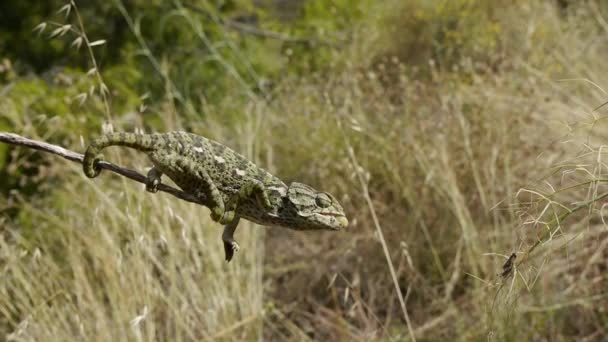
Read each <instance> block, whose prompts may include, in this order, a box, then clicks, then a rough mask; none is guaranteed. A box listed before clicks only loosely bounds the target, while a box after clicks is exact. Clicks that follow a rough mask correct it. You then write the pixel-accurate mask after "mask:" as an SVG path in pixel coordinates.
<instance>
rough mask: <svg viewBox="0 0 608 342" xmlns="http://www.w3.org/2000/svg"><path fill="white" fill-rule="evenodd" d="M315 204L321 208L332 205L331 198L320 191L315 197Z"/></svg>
mask: <svg viewBox="0 0 608 342" xmlns="http://www.w3.org/2000/svg"><path fill="white" fill-rule="evenodd" d="M315 204H316V205H317V206H319V207H321V208H327V207H329V206H330V205H331V198H329V196H327V195H326V194H324V193H319V194H317V197H315Z"/></svg>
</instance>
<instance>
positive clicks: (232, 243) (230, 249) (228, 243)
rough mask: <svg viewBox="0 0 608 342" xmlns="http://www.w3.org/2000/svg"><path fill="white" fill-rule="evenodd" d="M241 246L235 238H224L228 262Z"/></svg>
mask: <svg viewBox="0 0 608 342" xmlns="http://www.w3.org/2000/svg"><path fill="white" fill-rule="evenodd" d="M239 249H241V247H240V246H239V244H238V243H237V242H236V240H234V239H227V240H224V253H225V254H226V262H230V260H232V257H233V256H234V253H236V252H238V251H239Z"/></svg>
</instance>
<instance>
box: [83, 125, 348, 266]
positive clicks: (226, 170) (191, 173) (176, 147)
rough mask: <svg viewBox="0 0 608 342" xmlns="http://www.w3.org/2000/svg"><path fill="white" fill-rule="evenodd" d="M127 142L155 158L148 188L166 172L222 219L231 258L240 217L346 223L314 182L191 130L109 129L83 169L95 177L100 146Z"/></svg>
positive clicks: (333, 225)
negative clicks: (286, 176)
mask: <svg viewBox="0 0 608 342" xmlns="http://www.w3.org/2000/svg"><path fill="white" fill-rule="evenodd" d="M109 146H126V147H130V148H133V149H136V150H139V151H141V152H144V153H145V154H146V155H147V156H148V158H149V159H150V160H151V162H152V165H153V166H152V168H151V169H150V170H149V171H148V173H147V176H146V181H145V186H146V190H147V191H149V192H152V193H155V192H157V191H158V185H159V184H160V183H161V177H162V175H166V176H167V177H169V178H170V179H171V180H172V181H173V182H174V183H175V184H176V185H177V186H178V187H180V188H181V189H182V190H183V191H184V192H186V193H188V194H190V195H193V196H195V197H196V198H197V199H198V200H199V203H201V204H203V205H204V206H206V207H208V208H209V209H210V210H211V214H210V216H211V219H212V220H213V221H215V222H217V223H219V224H222V225H224V230H223V233H222V241H223V245H224V252H225V259H226V261H227V262H230V260H232V258H233V256H234V254H235V252H238V250H239V248H240V247H239V244H238V242H237V241H236V240H235V238H234V233H235V231H236V228H237V226H238V224H239V221H240V219H241V218H243V219H246V220H249V221H252V222H255V223H257V224H260V225H266V226H269V225H275V226H280V227H285V228H289V229H295V230H334V231H339V230H341V229H345V228H347V227H348V219H347V217H346V214H345V213H344V209H343V208H342V206H341V205H340V203H339V202H338V201H337V200H336V198H335V197H334V196H332V195H331V194H329V193H327V192H322V191H318V190H316V189H314V188H313V187H311V186H309V185H306V184H303V183H297V182H292V183H290V184H289V185H286V184H285V183H284V182H283V181H282V180H281V179H279V178H278V177H276V176H274V175H273V174H271V173H270V172H268V171H266V170H265V169H263V168H261V167H258V166H257V165H256V164H254V163H253V162H252V161H250V160H248V159H247V158H245V157H244V156H242V155H241V154H239V153H237V152H235V151H234V150H232V149H230V148H229V147H227V146H225V145H223V144H221V143H219V142H216V141H213V140H211V139H207V138H205V137H202V136H199V135H196V134H193V133H188V132H181V131H175V132H167V133H152V134H143V133H142V134H140V133H129V132H116V133H108V134H105V135H102V136H99V137H97V138H95V139H93V140H92V141H91V142H90V144H89V146H88V147H87V149H86V152H85V154H84V158H83V163H82V165H83V171H84V174H85V175H86V176H87V177H89V178H94V177H97V176H98V175H99V174H100V172H101V168H100V167H99V165H98V163H99V161H101V160H102V159H103V155H102V154H101V150H103V149H104V148H106V147H109Z"/></svg>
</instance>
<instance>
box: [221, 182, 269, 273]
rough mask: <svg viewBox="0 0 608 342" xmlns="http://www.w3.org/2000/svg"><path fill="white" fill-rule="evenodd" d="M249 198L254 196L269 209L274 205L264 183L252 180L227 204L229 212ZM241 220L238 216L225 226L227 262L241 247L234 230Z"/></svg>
mask: <svg viewBox="0 0 608 342" xmlns="http://www.w3.org/2000/svg"><path fill="white" fill-rule="evenodd" d="M249 198H253V199H254V200H255V201H256V202H257V203H258V205H260V206H261V207H263V208H266V209H269V208H271V207H272V203H271V202H270V198H269V197H268V193H267V192H266V189H265V188H264V184H263V183H262V182H260V181H258V180H252V181H251V182H249V183H247V184H245V185H244V186H242V187H241V189H240V190H239V193H238V194H236V195H235V196H234V197H233V198H232V199H231V200H230V202H229V203H228V204H227V205H226V210H227V212H228V213H234V212H235V211H236V209H237V207H238V205H239V202H241V201H243V200H245V199H249ZM239 220H240V218H239V217H238V216H236V217H235V218H234V220H232V222H230V223H228V224H227V225H226V226H224V232H223V233H222V241H223V242H224V253H225V255H226V261H227V262H230V260H232V257H233V256H234V253H236V252H238V251H239V248H240V247H239V244H238V243H237V242H236V240H235V239H234V232H235V231H236V227H237V226H238V224H239Z"/></svg>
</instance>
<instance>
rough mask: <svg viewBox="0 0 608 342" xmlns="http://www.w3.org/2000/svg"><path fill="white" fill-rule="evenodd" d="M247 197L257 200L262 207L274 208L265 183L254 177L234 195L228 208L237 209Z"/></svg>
mask: <svg viewBox="0 0 608 342" xmlns="http://www.w3.org/2000/svg"><path fill="white" fill-rule="evenodd" d="M247 199H253V200H255V201H256V203H257V204H258V205H259V206H260V207H261V208H264V209H270V208H272V203H271V202H270V197H268V192H267V191H266V187H265V186H264V183H262V182H260V181H259V180H257V179H252V180H250V181H249V182H248V183H246V184H244V185H243V186H242V187H241V189H240V190H239V192H238V194H236V195H235V196H234V197H232V199H231V200H230V202H229V204H228V205H227V208H230V209H233V208H234V209H236V208H237V207H238V205H239V203H240V202H242V201H243V200H247Z"/></svg>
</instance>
